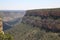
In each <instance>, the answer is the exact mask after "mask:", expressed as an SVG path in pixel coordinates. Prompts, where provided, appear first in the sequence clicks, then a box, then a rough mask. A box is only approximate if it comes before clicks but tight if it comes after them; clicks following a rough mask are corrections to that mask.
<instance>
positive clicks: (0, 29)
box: [0, 18, 4, 34]
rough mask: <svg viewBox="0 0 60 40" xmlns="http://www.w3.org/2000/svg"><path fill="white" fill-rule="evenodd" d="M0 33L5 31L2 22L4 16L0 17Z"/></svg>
mask: <svg viewBox="0 0 60 40" xmlns="http://www.w3.org/2000/svg"><path fill="white" fill-rule="evenodd" d="M0 33H3V34H4V32H3V22H2V18H0Z"/></svg>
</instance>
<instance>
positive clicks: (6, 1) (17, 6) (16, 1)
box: [0, 0, 60, 10]
mask: <svg viewBox="0 0 60 40" xmlns="http://www.w3.org/2000/svg"><path fill="white" fill-rule="evenodd" d="M59 7H60V0H0V10H30V9H43V8H59Z"/></svg>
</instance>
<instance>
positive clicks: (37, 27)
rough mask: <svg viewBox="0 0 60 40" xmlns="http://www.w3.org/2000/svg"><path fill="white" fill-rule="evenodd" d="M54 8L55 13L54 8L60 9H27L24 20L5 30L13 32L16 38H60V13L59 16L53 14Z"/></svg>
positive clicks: (21, 39)
mask: <svg viewBox="0 0 60 40" xmlns="http://www.w3.org/2000/svg"><path fill="white" fill-rule="evenodd" d="M52 10H53V12H55V13H56V11H54V10H57V12H58V11H60V9H43V10H42V9H41V10H40V9H37V10H27V11H26V14H25V16H24V17H23V19H22V22H21V23H19V24H18V25H16V26H14V27H13V28H10V29H8V30H5V33H10V34H12V35H13V36H14V40H60V33H59V31H60V28H59V27H60V26H59V25H60V16H59V15H58V14H59V13H58V14H57V16H56V15H55V14H53V12H51V11H52ZM40 11H41V13H40ZM50 13H52V14H50ZM52 16H54V17H52ZM55 17H56V18H55ZM52 31H53V32H52Z"/></svg>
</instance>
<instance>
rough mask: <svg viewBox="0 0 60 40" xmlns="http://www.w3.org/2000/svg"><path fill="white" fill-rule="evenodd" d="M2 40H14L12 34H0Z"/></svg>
mask: <svg viewBox="0 0 60 40" xmlns="http://www.w3.org/2000/svg"><path fill="white" fill-rule="evenodd" d="M0 40H14V38H13V37H12V36H11V35H10V34H2V33H0Z"/></svg>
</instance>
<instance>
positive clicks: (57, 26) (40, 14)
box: [22, 8, 60, 32]
mask: <svg viewBox="0 0 60 40" xmlns="http://www.w3.org/2000/svg"><path fill="white" fill-rule="evenodd" d="M22 22H23V23H27V24H30V25H32V26H33V27H39V28H41V29H46V30H51V31H54V32H57V31H58V32H59V31H60V9H59V8H58V9H40V10H38V9H37V10H28V11H26V15H25V16H24V17H23V21H22Z"/></svg>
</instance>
